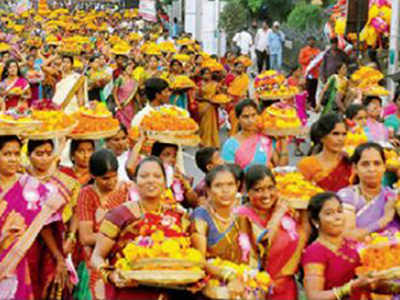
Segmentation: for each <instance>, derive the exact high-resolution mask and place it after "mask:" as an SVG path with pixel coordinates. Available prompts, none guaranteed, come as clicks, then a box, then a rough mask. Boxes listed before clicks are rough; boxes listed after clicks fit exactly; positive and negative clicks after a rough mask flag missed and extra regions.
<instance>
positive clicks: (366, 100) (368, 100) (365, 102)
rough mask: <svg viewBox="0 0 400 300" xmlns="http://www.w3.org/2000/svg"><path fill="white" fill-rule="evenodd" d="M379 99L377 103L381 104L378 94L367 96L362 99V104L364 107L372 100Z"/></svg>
mask: <svg viewBox="0 0 400 300" xmlns="http://www.w3.org/2000/svg"><path fill="white" fill-rule="evenodd" d="M376 100H377V101H379V104H380V105H382V99H381V98H380V97H379V96H367V97H365V99H364V100H363V104H364V106H365V107H367V106H368V105H370V104H371V102H372V101H376Z"/></svg>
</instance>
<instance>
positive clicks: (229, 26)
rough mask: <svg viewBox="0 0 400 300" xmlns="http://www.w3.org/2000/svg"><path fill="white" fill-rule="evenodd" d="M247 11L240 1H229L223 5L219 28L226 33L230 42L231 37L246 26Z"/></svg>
mask: <svg viewBox="0 0 400 300" xmlns="http://www.w3.org/2000/svg"><path fill="white" fill-rule="evenodd" d="M248 20H249V11H248V8H247V7H246V6H245V5H243V2H242V1H241V0H230V1H229V2H228V3H227V4H225V6H224V9H223V11H222V12H221V14H220V18H219V24H218V26H219V28H221V29H223V30H224V31H225V32H226V35H227V39H228V41H229V42H230V41H231V40H232V38H233V35H234V34H235V33H236V32H238V31H240V30H241V29H242V27H243V26H246V25H247V24H248Z"/></svg>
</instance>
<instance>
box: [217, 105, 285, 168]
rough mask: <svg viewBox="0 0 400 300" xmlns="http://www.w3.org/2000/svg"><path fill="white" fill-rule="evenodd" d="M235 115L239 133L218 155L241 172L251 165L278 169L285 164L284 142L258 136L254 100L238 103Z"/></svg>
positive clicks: (256, 109) (227, 142)
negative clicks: (233, 164) (238, 167)
mask: <svg viewBox="0 0 400 300" xmlns="http://www.w3.org/2000/svg"><path fill="white" fill-rule="evenodd" d="M235 113H236V117H237V119H238V120H239V125H240V129H241V130H240V131H239V132H238V133H237V134H236V135H234V136H232V137H230V138H229V139H228V140H227V141H226V142H225V144H224V146H223V147H222V152H221V156H222V158H223V159H224V160H225V161H226V162H230V163H235V164H237V165H239V166H240V167H241V168H242V169H243V170H246V169H248V168H249V166H250V165H253V164H262V165H265V166H268V167H278V166H285V165H287V164H288V163H289V153H288V149H287V141H285V140H280V141H279V143H278V142H275V141H274V140H272V139H270V138H269V137H267V136H264V135H261V134H260V133H258V129H257V117H258V106H257V104H256V103H255V102H254V101H252V100H250V99H246V100H243V101H241V102H240V103H239V104H238V105H236V107H235Z"/></svg>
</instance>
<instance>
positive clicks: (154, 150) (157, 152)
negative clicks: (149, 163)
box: [151, 142, 178, 157]
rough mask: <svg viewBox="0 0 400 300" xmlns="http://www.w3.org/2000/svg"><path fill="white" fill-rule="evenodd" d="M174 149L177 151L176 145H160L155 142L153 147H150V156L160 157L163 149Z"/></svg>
mask: <svg viewBox="0 0 400 300" xmlns="http://www.w3.org/2000/svg"><path fill="white" fill-rule="evenodd" d="M169 147H172V148H175V149H176V150H178V145H176V144H169V143H161V142H155V143H154V144H153V146H152V147H151V155H152V156H156V157H160V155H161V153H162V152H163V151H164V149H165V148H169Z"/></svg>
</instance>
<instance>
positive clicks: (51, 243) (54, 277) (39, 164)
mask: <svg viewBox="0 0 400 300" xmlns="http://www.w3.org/2000/svg"><path fill="white" fill-rule="evenodd" d="M27 148H28V157H29V162H30V165H29V166H28V167H27V168H26V171H27V173H28V174H29V175H31V176H33V177H35V178H36V179H37V180H39V181H40V182H42V183H43V184H50V185H52V186H54V187H55V188H57V191H58V195H59V196H60V197H61V198H62V199H63V202H64V203H65V205H64V206H63V207H62V208H61V209H60V210H59V211H58V217H57V219H55V220H54V222H53V223H51V224H50V225H48V226H45V227H44V228H43V230H42V232H41V237H42V239H43V240H44V243H45V245H46V247H47V248H48V249H47V248H44V247H42V246H41V244H40V243H35V244H34V245H33V246H32V248H31V250H30V252H29V254H30V255H29V266H30V269H31V272H32V278H33V279H32V282H33V283H34V285H35V286H34V288H35V290H34V292H35V296H36V297H49V295H50V294H51V293H52V292H54V291H59V292H60V293H62V295H64V296H66V295H69V294H70V292H71V283H70V282H68V280H67V269H66V265H65V259H66V258H67V256H68V255H74V258H75V259H77V257H76V246H77V230H78V219H77V218H76V215H75V208H76V203H77V199H78V195H79V191H80V184H79V182H78V181H77V180H76V179H74V178H73V177H71V176H68V175H67V174H65V173H63V172H61V171H60V170H59V169H58V168H57V167H56V165H55V164H56V156H55V149H54V143H53V140H29V141H28V147H27ZM38 270H40V271H41V274H42V276H41V277H40V278H39V277H37V276H34V273H33V272H37V271H38ZM58 280H62V281H63V282H64V285H61V284H60V285H59V286H57V287H55V286H54V284H53V282H54V281H58Z"/></svg>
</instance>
